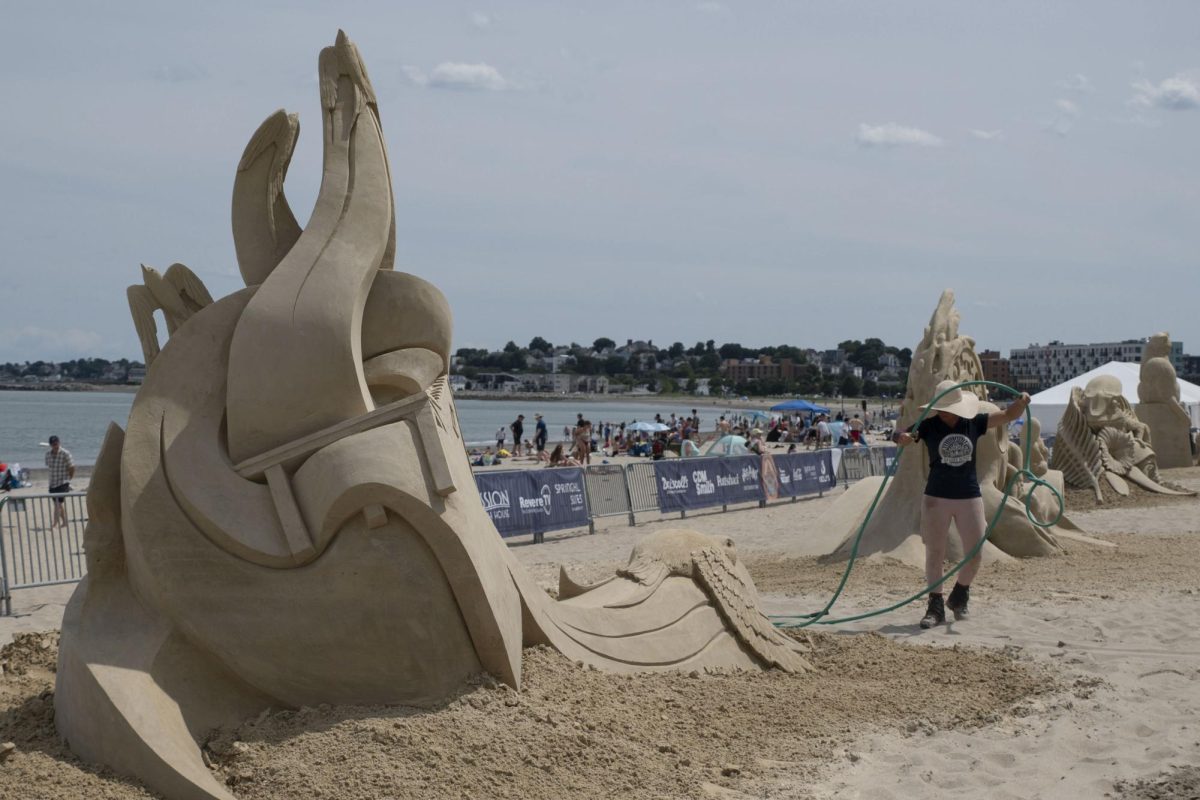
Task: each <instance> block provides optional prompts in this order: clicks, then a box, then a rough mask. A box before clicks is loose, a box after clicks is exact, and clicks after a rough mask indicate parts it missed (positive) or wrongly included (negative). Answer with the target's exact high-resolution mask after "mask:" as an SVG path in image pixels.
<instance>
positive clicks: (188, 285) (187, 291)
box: [163, 263, 213, 316]
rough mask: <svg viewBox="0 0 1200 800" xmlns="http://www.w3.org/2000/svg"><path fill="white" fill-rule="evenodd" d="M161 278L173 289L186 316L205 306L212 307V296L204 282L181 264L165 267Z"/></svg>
mask: <svg viewBox="0 0 1200 800" xmlns="http://www.w3.org/2000/svg"><path fill="white" fill-rule="evenodd" d="M163 278H164V279H165V280H166V281H167V283H169V284H170V285H171V286H172V287H174V289H175V291H176V292H177V293H178V294H179V299H180V301H181V302H182V303H183V305H184V307H185V308H186V309H187V311H188V316H191V315H192V314H195V313H196V312H197V311H199V310H200V309H202V308H204V307H205V306H210V305H212V301H213V299H212V295H211V294H209V293H208V287H206V286H205V285H204V281H202V280H200V278H199V277H198V276H197V275H196V273H194V272H192V271H191V270H190V269H188V268H187V267H186V266H184V265H183V264H179V263H175V264H172V265H171V266H169V267H167V271H166V273H165V274H164V275H163Z"/></svg>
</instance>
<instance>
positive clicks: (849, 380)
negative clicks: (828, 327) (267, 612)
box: [452, 336, 912, 397]
mask: <svg viewBox="0 0 1200 800" xmlns="http://www.w3.org/2000/svg"><path fill="white" fill-rule="evenodd" d="M764 356H765V357H767V358H769V359H771V360H772V361H773V362H775V363H780V364H782V363H783V362H785V361H790V362H791V368H790V369H789V370H786V371H787V372H790V376H789V377H765V378H764V377H760V378H757V379H752V380H733V379H732V378H730V377H729V376H728V374H727V370H723V369H722V365H723V364H724V363H725V362H727V361H739V362H742V361H745V360H747V359H750V360H754V361H758V360H760V359H761V358H762V357H764ZM911 360H912V351H911V350H909V349H908V348H897V347H892V346H889V345H887V344H886V343H884V342H883V341H882V340H881V339H877V338H869V339H866V340H865V341H859V340H857V339H850V340H846V341H843V342H840V343H838V345H837V348H836V349H833V350H813V349H807V348H801V347H797V346H795V345H788V344H781V345H770V346H763V347H744V346H743V345H741V344H740V343H737V342H726V343H725V344H721V345H717V344H716V342H715V341H713V340H712V339H709V340H708V341H706V342H696V344H695V345H693V346H691V347H688V346H686V345H684V344H683V343H682V342H674V343H672V344H671V345H669V346H667V347H657V346H655V345H654V344H653V342H652V341H646V342H642V341H637V342H635V341H633V340H628V341H627V343H626V344H625V345H618V344H617V343H616V341H614V340H613V339H610V338H607V337H600V338H598V339H596V340H595V341H594V342H592V344H591V345H590V346H587V345H581V344H579V343H578V342H571V343H570V344H568V345H554V344H552V343H551V342H550V341H548V340H547V339H545V338H543V337H541V336H535V337H533V339H532V340H530V342H529V344H528V345H527V346H525V347H522V346H520V345H518V344H517V343H516V342H513V341H509V342H508V343H506V344H505V345H504V347H502V348H501V349H499V350H487V349H482V348H470V347H463V348H459V349H458V350H457V351H456V352H455V354H454V360H453V367H452V371H453V372H457V373H459V374H461V375H462V376H463V377H464V378H466V379H468V380H472V381H473V380H476V379H477V378H479V377H480V376H481V375H484V374H485V373H489V372H506V373H524V374H529V373H533V374H538V373H548V372H566V373H572V374H576V375H603V376H606V377H607V378H608V379H609V381H610V382H613V383H620V384H625V385H627V386H636V385H646V386H647V387H648V388H649V389H650V390H651V391H661V392H695V391H696V390H697V388H698V387H699V386H700V382H701V381H702V380H706V381H707V385H708V390H709V393H711V394H721V393H723V392H732V393H735V394H738V395H751V396H754V395H757V396H765V395H785V394H802V395H822V396H826V397H831V396H835V395H839V394H840V395H842V396H845V397H859V396H868V397H874V396H879V395H894V394H899V393H902V392H903V391H904V387H905V383H906V381H907V377H908V366H909V363H910V362H911ZM855 367H858V368H859V369H858V370H855V369H854V368H855ZM780 372H784V370H780ZM855 372H860V373H861V376H860V375H856V374H855Z"/></svg>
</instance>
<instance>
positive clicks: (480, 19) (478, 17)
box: [470, 11, 493, 30]
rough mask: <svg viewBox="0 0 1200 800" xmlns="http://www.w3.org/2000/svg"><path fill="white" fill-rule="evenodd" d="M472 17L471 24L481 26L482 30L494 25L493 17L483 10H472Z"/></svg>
mask: <svg viewBox="0 0 1200 800" xmlns="http://www.w3.org/2000/svg"><path fill="white" fill-rule="evenodd" d="M470 19H471V25H472V26H474V27H476V28H479V29H480V30H486V29H487V28H490V27H492V21H493V20H492V18H491V17H490V16H488V15H487V14H484V13H483V12H482V11H474V12H472V13H471V17H470Z"/></svg>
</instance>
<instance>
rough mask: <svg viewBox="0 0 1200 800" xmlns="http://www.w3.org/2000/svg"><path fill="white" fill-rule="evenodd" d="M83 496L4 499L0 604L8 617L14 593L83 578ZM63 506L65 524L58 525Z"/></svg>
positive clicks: (0, 534) (0, 519)
mask: <svg viewBox="0 0 1200 800" xmlns="http://www.w3.org/2000/svg"><path fill="white" fill-rule="evenodd" d="M84 498H85V495H84V493H83V492H72V493H70V494H27V495H21V496H17V497H7V498H5V502H4V507H3V509H2V510H0V583H2V584H3V585H2V586H0V600H3V603H4V614H5V615H9V614H12V594H11V593H12V590H14V589H29V588H33V587H35V586H54V585H56V584H60V583H74V582H75V581H78V580H80V579H82V578H83V576H84V574H86V573H87V560H86V559H85V558H84V554H83V530H84V527H85V526H86V525H87V503H86V501H85V499H84ZM59 504H61V507H62V510H63V512H64V513H65V515H66V525H58V524H56V523H57V522H59V521H60V520H59V519H58V518H57V517H56V514H55V512H56V510H57V508H58V507H59Z"/></svg>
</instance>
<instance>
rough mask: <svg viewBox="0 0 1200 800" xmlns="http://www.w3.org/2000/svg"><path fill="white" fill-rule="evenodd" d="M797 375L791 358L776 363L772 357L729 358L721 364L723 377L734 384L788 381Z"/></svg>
mask: <svg viewBox="0 0 1200 800" xmlns="http://www.w3.org/2000/svg"><path fill="white" fill-rule="evenodd" d="M796 374H797V373H796V364H795V362H794V361H792V359H790V358H783V359H780V360H779V361H775V359H773V358H771V357H770V356H759V357H758V358H740V359H739V358H727V359H725V360H724V361H722V362H721V376H722V377H723V378H725V379H726V380H729V381H733V382H734V383H740V382H742V381H761V380H785V381H787V380H793V379H795V377H796Z"/></svg>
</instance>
